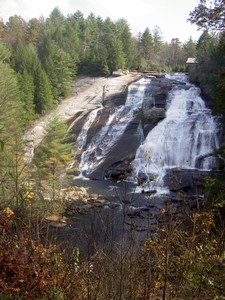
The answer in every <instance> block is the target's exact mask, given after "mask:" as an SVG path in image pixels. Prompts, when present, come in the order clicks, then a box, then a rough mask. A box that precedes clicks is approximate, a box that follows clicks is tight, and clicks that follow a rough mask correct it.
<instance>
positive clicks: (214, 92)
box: [0, 0, 225, 300]
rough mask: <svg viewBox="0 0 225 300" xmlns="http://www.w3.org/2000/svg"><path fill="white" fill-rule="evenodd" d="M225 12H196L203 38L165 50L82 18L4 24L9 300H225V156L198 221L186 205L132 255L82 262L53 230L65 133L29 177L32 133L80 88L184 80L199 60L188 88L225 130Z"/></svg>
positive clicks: (0, 67)
mask: <svg viewBox="0 0 225 300" xmlns="http://www.w3.org/2000/svg"><path fill="white" fill-rule="evenodd" d="M224 4H225V3H224V0H214V1H206V0H200V4H199V5H198V6H197V7H196V9H195V10H194V11H193V12H191V13H190V21H191V22H192V23H196V24H197V25H198V26H200V27H201V28H204V29H205V31H204V32H203V34H202V35H201V37H200V38H199V40H198V41H197V42H195V41H193V39H192V38H191V37H190V39H189V40H188V41H186V42H185V43H184V44H182V43H181V42H180V41H179V40H178V39H177V38H176V37H174V39H172V40H171V42H170V43H166V42H165V41H164V40H163V34H162V32H161V30H160V28H159V27H157V26H156V27H155V28H154V29H153V30H150V29H149V28H146V29H145V30H144V32H142V33H141V32H140V33H139V34H138V36H133V34H132V32H131V29H130V26H129V24H128V23H127V21H126V20H125V19H120V20H117V21H115V22H114V21H112V20H111V19H110V18H106V19H105V20H103V19H102V18H101V17H100V16H97V17H96V16H95V15H94V14H90V15H89V16H88V17H87V18H84V16H83V14H82V12H80V11H77V12H75V13H73V14H71V15H68V16H67V17H65V16H64V15H63V14H62V13H61V12H60V9H59V8H55V9H54V10H53V11H52V12H51V14H50V15H49V17H48V18H47V19H43V18H40V19H31V20H29V21H28V22H27V21H25V20H23V19H22V18H21V17H20V16H17V15H15V16H12V17H10V18H9V20H8V21H7V22H6V23H4V22H3V21H1V22H0V108H1V109H0V298H1V299H3V300H11V299H12V300H14V299H21V300H26V299H35V300H36V299H37V300H38V299H43V300H44V299H51V300H63V299H68V300H70V299H71V300H73V299H88V300H91V299H99V300H102V299H121V300H122V299H134V300H135V299H146V300H147V299H163V300H165V299H171V300H172V299H199V300H200V299H205V300H211V299H213V300H224V299H225V277H224V271H225V248H224V244H225V201H224V192H225V189H224V188H225V179H224V167H225V163H224V162H225V146H224V144H222V146H221V148H220V149H218V150H217V155H218V165H219V168H218V169H219V170H220V171H221V172H220V173H219V176H214V175H215V174H214V173H212V176H211V177H208V178H207V182H206V190H205V196H206V203H205V205H204V206H203V207H201V206H200V205H196V207H195V208H194V209H193V210H190V209H189V208H188V206H187V205H186V204H187V203H186V202H184V206H183V212H184V214H183V216H181V215H177V216H174V215H173V211H172V209H171V207H170V205H169V204H168V206H167V208H166V209H167V212H166V211H165V209H161V210H160V211H159V216H158V224H159V226H158V227H157V228H154V231H153V232H152V234H151V235H148V236H147V237H146V239H145V240H143V241H142V242H141V244H138V246H137V244H136V241H135V234H134V228H133V226H132V225H133V223H132V221H131V222H130V224H128V225H129V228H130V229H129V230H130V232H129V233H130V240H129V242H128V243H124V239H123V236H122V237H121V243H114V241H113V240H111V241H110V242H109V243H108V244H104V245H102V247H101V248H97V247H96V248H95V245H96V244H95V243H94V242H93V244H91V246H92V247H93V249H94V251H93V252H91V251H89V249H90V242H89V241H88V242H87V253H85V254H84V253H80V249H79V248H77V247H74V246H73V245H71V244H69V242H68V244H61V243H60V242H58V243H57V241H58V240H57V239H56V236H57V233H58V231H57V230H58V228H55V227H53V228H52V227H51V223H50V222H51V221H52V220H53V219H54V218H53V217H52V216H54V217H55V216H57V217H58V216H62V215H63V213H64V204H65V199H66V197H65V194H63V190H62V187H65V186H66V185H65V179H67V178H66V177H65V169H66V168H67V166H68V165H69V163H70V162H71V158H72V157H73V155H74V153H73V151H74V149H73V147H72V145H71V144H70V143H69V142H68V141H69V137H68V134H67V124H65V122H64V121H63V120H61V119H60V117H59V116H57V115H56V116H55V118H53V120H52V121H51V122H49V123H48V124H47V125H46V127H45V136H44V139H43V143H42V144H41V146H40V147H39V148H38V150H37V151H36V152H35V154H34V160H33V162H32V164H29V165H27V164H26V163H25V161H24V152H25V151H24V147H25V145H24V141H23V135H24V131H25V129H26V128H27V127H29V126H30V125H31V124H33V122H34V121H35V120H36V119H38V118H40V117H41V116H42V115H44V114H46V113H47V112H49V111H50V110H51V109H52V108H53V107H55V106H56V105H57V104H58V103H59V102H60V101H61V100H63V99H65V98H66V97H68V96H69V95H70V93H71V87H72V84H73V82H74V80H76V76H78V75H88V76H110V75H111V74H112V73H113V72H114V71H116V70H118V69H122V70H136V71H141V72H145V71H152V70H154V71H158V72H167V71H185V70H186V65H185V62H186V60H187V58H188V57H196V58H197V64H196V65H195V66H194V67H192V68H190V69H189V74H190V76H191V79H192V81H193V82H195V83H196V84H198V85H199V86H200V87H201V89H202V90H203V92H204V95H205V97H206V98H208V99H210V101H211V103H212V106H213V110H214V112H215V113H216V114H218V115H219V116H220V119H221V120H224V116H225V32H224V16H225V5H224ZM215 30H216V31H215ZM223 139H224V138H223ZM217 174H218V172H217ZM67 182H68V179H67ZM74 190H76V188H72V187H69V188H68V192H71V193H72V192H74ZM46 195H50V197H49V198H48V199H47V197H46ZM125 200H126V199H125ZM150 209H151V207H150V208H149V216H150V215H151V211H150ZM49 216H51V217H52V218H53V219H50V218H49V219H48V218H47V217H49ZM61 221H62V222H61V223H60V224H62V223H63V222H64V221H65V220H64V219H63V220H61ZM109 221H110V220H109ZM104 226H106V227H107V224H104ZM105 230H106V234H107V237H108V236H110V234H111V232H110V231H109V228H108V227H107V228H106V229H105ZM95 234H96V232H95V230H94V227H93V236H94V237H95ZM84 238H85V237H84Z"/></svg>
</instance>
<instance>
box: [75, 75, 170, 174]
mask: <svg viewBox="0 0 225 300" xmlns="http://www.w3.org/2000/svg"><path fill="white" fill-rule="evenodd" d="M135 80H137V79H135ZM172 84H173V82H172V81H171V80H169V79H167V78H151V82H150V84H149V85H148V87H147V89H146V92H145V99H144V102H143V107H142V109H141V110H140V111H139V112H137V113H134V117H133V120H132V121H131V122H130V124H128V126H127V128H126V130H125V132H124V133H123V134H122V135H121V137H120V139H119V140H118V141H117V142H116V143H115V145H114V146H113V147H112V148H111V149H110V152H109V153H107V156H106V157H105V158H104V159H103V160H102V161H101V163H99V165H98V167H97V168H96V169H95V170H94V171H93V172H92V173H90V174H89V175H88V177H89V178H91V179H96V180H102V179H104V178H105V177H107V178H119V177H121V176H126V175H127V174H129V173H130V172H131V166H130V162H131V161H132V160H133V159H134V157H135V154H136V151H137V148H138V147H139V145H140V143H141V141H142V140H143V138H144V136H146V135H147V134H148V132H149V131H150V130H152V128H153V127H154V126H156V125H157V123H158V122H159V121H161V120H162V119H163V118H165V109H166V98H167V95H168V92H169V90H170V89H171V88H172ZM127 93H128V85H124V88H123V89H121V90H120V92H119V93H118V92H117V93H114V94H113V93H111V94H110V95H107V87H106V88H105V89H104V97H103V101H102V105H103V108H102V109H101V110H100V111H99V112H98V117H97V118H96V120H95V121H94V123H93V124H92V126H91V128H90V129H89V131H88V135H87V145H88V144H89V143H90V141H91V139H92V137H93V136H94V135H95V133H96V132H98V131H99V129H100V128H101V127H102V126H103V125H104V124H106V122H107V120H108V118H109V116H110V114H111V113H112V111H115V110H116V109H115V108H116V107H119V106H121V105H124V104H125V101H126V97H127ZM81 125H82V120H80V121H79V122H77V123H75V124H74V125H73V126H72V127H71V132H72V133H74V134H75V139H76V135H77V132H78V131H80V130H81ZM78 129H79V130H78ZM85 148H86V147H85ZM85 148H84V150H85ZM77 159H78V160H79V159H80V157H79V156H78V157H77Z"/></svg>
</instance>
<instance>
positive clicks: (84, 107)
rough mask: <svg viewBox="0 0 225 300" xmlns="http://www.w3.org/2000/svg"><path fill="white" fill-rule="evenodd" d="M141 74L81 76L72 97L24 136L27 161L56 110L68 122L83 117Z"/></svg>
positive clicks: (39, 121) (76, 82) (123, 89)
mask: <svg viewBox="0 0 225 300" xmlns="http://www.w3.org/2000/svg"><path fill="white" fill-rule="evenodd" d="M140 77H141V74H138V73H136V72H131V73H128V74H125V75H122V76H118V77H108V78H106V77H84V76H82V77H78V78H77V79H76V81H75V83H74V85H73V91H72V96H71V97H69V98H67V99H65V100H63V101H62V102H61V103H60V104H59V105H58V106H57V107H56V108H55V109H53V110H52V111H51V112H50V113H48V114H46V115H44V116H42V117H40V118H39V119H38V120H36V121H35V123H34V125H33V126H32V127H31V128H29V129H28V130H27V131H26V133H25V136H24V140H25V145H26V149H25V153H26V154H25V160H26V162H27V163H29V162H31V160H32V157H33V152H34V149H35V148H37V147H38V145H39V144H40V142H41V141H42V139H43V136H44V127H45V125H46V123H47V122H48V121H49V120H51V118H52V117H53V116H54V115H55V114H56V113H57V114H59V115H60V116H61V117H62V118H64V119H65V120H66V121H68V122H69V121H70V120H71V119H74V117H75V116H78V115H80V116H82V115H83V114H84V113H87V112H88V111H91V110H93V109H95V108H97V107H98V106H101V105H102V104H103V101H104V98H108V97H112V96H113V95H115V94H117V93H122V92H124V91H125V90H126V88H127V85H128V84H129V83H131V82H133V81H136V80H138V79H139V78H140Z"/></svg>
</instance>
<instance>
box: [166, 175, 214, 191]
mask: <svg viewBox="0 0 225 300" xmlns="http://www.w3.org/2000/svg"><path fill="white" fill-rule="evenodd" d="M208 175H209V171H201V170H192V169H171V170H168V171H167V174H166V175H165V176H164V178H163V180H164V182H165V184H166V185H167V186H168V188H169V190H170V191H172V192H179V191H183V192H187V193H190V194H200V193H201V192H202V191H203V188H204V186H205V177H206V176H208Z"/></svg>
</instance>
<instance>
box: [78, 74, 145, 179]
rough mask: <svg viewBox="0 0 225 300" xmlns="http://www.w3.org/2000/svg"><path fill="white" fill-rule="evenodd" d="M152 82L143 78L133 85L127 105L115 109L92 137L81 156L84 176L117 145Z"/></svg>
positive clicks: (81, 167)
mask: <svg viewBox="0 0 225 300" xmlns="http://www.w3.org/2000/svg"><path fill="white" fill-rule="evenodd" d="M150 81H151V80H150V79H149V78H142V79H140V80H138V81H137V82H134V83H132V84H131V85H130V86H129V88H128V95H127V99H126V102H125V105H121V106H118V107H115V108H114V112H113V113H112V114H111V115H110V116H109V118H108V121H107V122H106V124H105V125H103V126H102V127H101V129H100V130H99V131H98V132H97V133H96V134H95V135H94V136H93V137H92V140H91V141H90V143H89V144H88V145H87V147H86V148H85V150H84V151H83V153H82V156H81V162H80V166H79V169H80V173H81V174H82V175H84V176H86V175H89V174H91V173H92V172H93V171H94V170H95V169H96V168H97V167H98V166H99V164H100V163H101V162H102V161H103V160H104V158H105V156H106V155H107V154H108V153H109V152H110V150H111V149H112V147H114V146H115V145H116V143H117V142H118V140H119V139H120V137H121V136H122V135H123V133H124V131H125V130H126V128H127V126H128V124H129V123H130V122H131V121H132V119H133V114H134V111H135V110H137V109H139V108H141V106H142V102H143V99H144V96H145V90H146V87H147V84H148V83H150ZM87 127H88V126H87ZM87 130H88V128H87Z"/></svg>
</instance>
